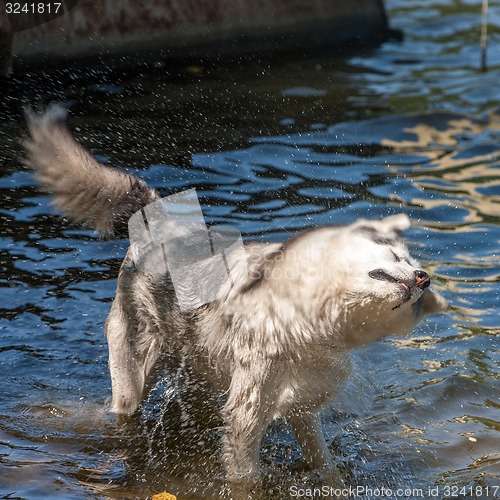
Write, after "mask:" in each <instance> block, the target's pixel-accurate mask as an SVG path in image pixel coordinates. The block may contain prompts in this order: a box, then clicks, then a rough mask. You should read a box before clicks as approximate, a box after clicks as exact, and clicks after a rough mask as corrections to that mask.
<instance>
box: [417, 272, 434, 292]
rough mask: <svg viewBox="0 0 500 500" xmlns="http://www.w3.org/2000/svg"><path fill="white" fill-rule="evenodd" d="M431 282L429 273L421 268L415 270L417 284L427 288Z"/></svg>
mask: <svg viewBox="0 0 500 500" xmlns="http://www.w3.org/2000/svg"><path fill="white" fill-rule="evenodd" d="M430 284H431V279H430V278H429V275H428V274H427V273H426V272H425V271H422V270H421V269H417V270H416V271H415V285H416V286H418V287H419V288H422V289H423V288H427V287H428V286H429V285H430Z"/></svg>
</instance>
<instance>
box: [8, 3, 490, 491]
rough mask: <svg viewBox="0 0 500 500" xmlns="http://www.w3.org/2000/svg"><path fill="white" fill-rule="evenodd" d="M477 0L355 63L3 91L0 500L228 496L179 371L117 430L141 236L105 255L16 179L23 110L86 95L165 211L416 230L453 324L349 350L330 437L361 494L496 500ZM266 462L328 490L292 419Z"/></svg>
mask: <svg viewBox="0 0 500 500" xmlns="http://www.w3.org/2000/svg"><path fill="white" fill-rule="evenodd" d="M477 3H478V2H472V1H464V2H452V1H451V0H449V1H448V0H428V1H425V2H422V1H419V2H410V1H408V0H397V1H396V0H394V1H391V2H390V3H389V12H390V16H391V19H392V24H393V26H394V27H397V28H401V29H403V30H404V31H405V33H406V38H405V40H404V41H403V42H396V41H393V42H387V43H386V44H384V45H383V46H381V47H380V48H378V49H376V50H373V51H368V52H366V53H364V54H362V55H356V56H345V57H343V58H342V57H339V56H333V55H331V54H330V55H328V54H321V55H309V56H307V57H304V58H296V59H287V60H281V61H271V60H267V61H262V62H259V61H253V62H252V61H246V62H245V63H241V64H239V65H238V64H235V65H230V66H227V67H225V68H217V67H208V66H207V67H204V66H200V67H191V66H186V67H180V68H179V67H177V68H168V67H158V68H149V67H145V68H143V69H137V70H134V71H127V72H125V71H120V72H119V71H112V70H109V71H100V72H95V73H90V74H86V75H78V74H74V73H71V74H67V73H65V72H62V74H60V75H57V76H54V75H50V74H49V75H40V74H39V75H31V74H26V75H24V76H22V77H20V78H19V79H17V80H14V81H11V82H7V83H5V84H4V87H3V89H2V96H3V97H2V99H1V101H0V115H1V122H0V166H1V168H2V176H1V177H0V193H1V197H0V227H1V233H0V235H1V236H0V238H1V240H0V252H1V253H0V256H1V257H0V263H1V266H2V275H1V280H0V286H1V287H2V295H1V297H2V302H1V303H0V373H1V374H2V390H1V391H0V403H1V404H0V495H2V497H0V498H28V499H37V498H65V499H66V498H67V499H69V498H146V497H147V496H148V495H151V494H152V493H154V492H159V491H163V490H164V489H167V490H168V491H171V492H173V493H175V494H177V495H178V497H179V498H187V499H195V498H219V496H220V495H219V493H220V491H221V490H222V489H223V487H224V484H223V474H222V470H221V467H220V464H219V461H218V458H217V453H218V446H219V444H218V433H217V430H216V426H217V425H219V422H218V421H217V420H216V419H215V417H214V418H211V419H210V420H209V422H210V425H208V428H207V425H206V423H207V418H208V417H207V416H205V415H204V416H203V418H201V419H198V420H201V421H198V420H196V418H195V416H193V417H192V418H190V419H189V420H186V419H185V410H186V407H189V406H190V405H192V404H195V403H192V402H191V401H190V400H189V395H188V394H186V393H185V392H184V391H183V384H182V381H180V380H179V379H178V377H176V376H170V377H171V378H169V379H165V380H162V381H160V382H159V383H158V386H157V387H156V388H155V389H154V390H153V392H152V394H151V396H150V397H149V399H148V401H147V402H146V403H145V405H144V409H143V411H142V412H141V414H140V415H138V416H137V418H136V419H135V420H134V421H128V422H125V423H124V422H119V421H116V420H115V419H114V418H113V417H111V416H109V415H108V414H107V413H106V398H108V397H109V396H110V380H109V376H108V372H107V350H106V345H105V342H104V338H103V334H102V325H103V323H104V320H105V318H106V315H107V313H108V310H109V307H110V302H111V300H112V298H113V295H114V288H115V284H116V281H115V278H116V273H117V269H118V266H119V263H120V259H121V257H122V256H123V254H124V251H125V249H126V246H127V242H126V241H118V242H116V241H115V242H108V241H100V240H99V239H98V238H96V237H95V235H94V234H93V233H92V232H90V231H88V230H85V229H81V228H77V227H74V226H70V225H69V224H68V223H66V222H65V221H63V220H61V219H59V218H58V217H57V215H55V214H54V212H53V211H52V209H51V208H50V206H49V199H48V198H47V197H46V196H45V195H42V194H40V193H39V192H38V191H37V189H36V186H35V184H34V182H33V180H32V179H31V177H30V176H29V174H28V173H27V172H26V171H25V170H23V169H22V167H21V165H20V161H19V156H20V154H21V150H20V146H19V142H18V140H19V138H20V137H22V135H23V134H24V133H25V131H24V125H23V123H22V118H21V106H22V105H23V104H24V103H26V102H30V103H35V104H36V103H42V104H43V103H46V102H48V101H50V100H52V99H59V100H61V99H62V100H65V101H72V102H73V108H72V110H73V114H72V118H71V119H70V125H71V127H72V128H73V129H74V130H75V134H76V135H77V137H78V138H79V139H80V140H81V141H82V142H83V143H84V144H85V145H87V146H88V147H91V148H93V151H94V153H95V154H96V155H98V157H99V159H100V160H101V161H107V162H109V163H111V164H114V165H121V166H124V167H126V168H129V169H130V170H131V171H134V172H135V173H137V175H140V176H141V177H143V178H144V179H146V180H147V181H148V182H149V183H150V185H152V186H155V187H157V188H158V189H159V190H160V191H161V192H162V194H165V195H166V194H169V193H171V192H174V191H178V190H180V189H185V188H187V187H196V188H197V189H198V191H199V194H200V196H201V200H202V204H203V209H204V213H205V215H206V218H207V219H208V220H209V221H210V222H212V223H220V222H224V223H230V224H232V225H235V226H237V227H238V228H239V229H240V231H241V232H242V233H243V234H244V235H245V236H246V237H248V238H258V239H264V240H279V239H282V238H284V237H287V236H288V235H291V234H294V233H295V232H296V231H297V230H299V229H302V228H306V227H310V226H316V225H321V224H328V223H332V222H334V223H343V222H349V221H352V220H354V219H355V218H357V217H375V218H376V217H380V216H384V215H388V214H391V213H396V212H406V213H408V214H409V215H410V216H411V217H412V219H413V221H414V227H413V228H412V229H411V230H410V231H409V232H408V235H407V236H408V240H409V244H410V246H411V248H412V251H413V254H414V255H415V256H416V257H417V258H419V259H420V260H421V261H422V262H424V264H425V268H426V269H428V270H430V271H431V273H432V274H433V276H434V283H435V286H436V287H437V288H439V289H440V290H442V293H443V294H444V295H445V296H446V297H447V298H448V299H449V300H450V301H451V304H452V307H451V310H450V312H449V314H447V315H443V316H434V317H429V318H428V319H427V321H425V322H424V323H422V324H421V325H420V326H419V327H418V328H417V329H416V331H415V332H414V334H413V335H412V336H411V337H408V338H405V339H394V338H388V339H386V340H384V341H382V342H380V343H377V344H374V345H372V346H369V347H368V348H365V349H363V350H362V351H358V352H356V353H355V354H354V358H355V361H356V364H355V366H356V368H355V372H354V376H353V377H352V379H351V380H350V381H349V383H348V385H347V387H346V390H345V391H344V393H343V394H342V396H341V397H340V398H339V400H338V401H337V402H336V403H335V404H334V405H333V406H332V408H331V409H330V410H328V411H327V412H325V415H324V426H325V432H326V434H327V436H328V440H329V442H330V443H331V448H332V450H333V451H334V453H335V456H336V457H337V460H338V464H339V467H340V469H341V471H342V474H343V475H344V477H345V478H346V481H347V482H348V483H349V484H352V485H360V486H367V487H372V488H376V487H379V488H381V487H387V488H392V489H393V490H394V491H396V489H397V488H407V489H408V491H406V493H405V496H400V497H399V498H419V495H420V491H421V492H422V493H423V497H424V498H431V497H434V498H436V496H432V495H431V491H430V490H429V488H435V487H438V486H439V487H440V490H439V496H438V497H437V498H446V497H447V493H449V494H450V495H448V497H451V494H452V493H453V491H448V492H447V491H446V490H445V487H446V486H448V487H468V488H470V487H473V488H476V487H478V488H479V487H482V488H483V490H482V492H483V493H484V494H483V498H486V496H485V495H486V492H487V491H488V495H489V497H490V498H493V493H494V488H495V487H497V486H500V452H499V450H500V418H499V411H500V378H499V373H500V347H499V341H498V334H499V333H500V318H499V314H498V305H499V289H500V286H499V277H500V257H499V246H500V160H499V158H500V140H499V139H500V114H499V113H498V112H497V111H496V110H497V107H498V105H499V102H500V100H499V98H500V86H499V85H498V81H500V50H499V49H500V40H499V38H500V8H499V7H498V6H495V5H491V6H490V38H489V44H490V46H489V63H490V70H489V71H488V72H487V73H484V74H483V73H480V72H479V71H478V69H477V68H478V66H479V53H478V36H479V23H480V15H479V11H480V7H479V6H478V5H476V4H477ZM491 3H493V2H491ZM179 402H180V403H179ZM262 461H263V467H264V470H265V472H266V480H265V487H266V492H267V493H266V494H267V495H268V497H269V498H273V499H274V498H291V497H292V491H293V490H292V489H291V488H293V487H294V486H298V485H301V486H308V485H313V484H317V481H316V482H315V479H314V477H312V476H311V474H308V472H307V469H306V468H305V467H304V465H303V463H302V462H301V460H300V451H299V449H298V446H297V444H296V443H295V441H294V439H293V437H292V436H291V433H290V431H289V429H288V428H287V427H286V426H284V425H282V424H276V425H275V426H274V427H273V429H272V430H271V432H270V433H269V435H268V437H267V438H266V440H265V443H264V446H263V452H262ZM487 487H489V488H490V490H487V489H486V488H487ZM412 488H413V489H414V490H413V491H410V490H411V489H412ZM416 488H421V490H417V489H416ZM433 491H435V490H433ZM470 491H471V490H467V491H466V492H465V493H466V494H465V495H463V496H462V497H461V498H470V497H471V496H473V495H470V494H469V493H470ZM473 491H474V494H475V493H477V492H481V490H475V489H474V490H473ZM462 493H464V492H462ZM476 496H479V495H476ZM497 496H500V491H498V493H497ZM359 498H363V495H360V496H359ZM366 498H369V497H368V496H366ZM420 498H422V496H420Z"/></svg>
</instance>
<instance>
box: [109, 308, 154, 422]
mask: <svg viewBox="0 0 500 500" xmlns="http://www.w3.org/2000/svg"><path fill="white" fill-rule="evenodd" d="M146 334H147V333H146ZM141 335H145V333H144V332H142V333H141ZM106 336H107V340H108V348H109V370H110V374H111V385H112V391H113V396H112V401H111V411H113V412H115V413H122V414H131V413H133V412H134V411H135V410H136V409H137V407H138V406H139V404H140V402H141V400H142V398H143V394H144V392H145V389H146V386H147V382H148V375H149V374H150V373H151V371H152V369H153V368H154V366H155V364H156V361H157V360H158V357H159V355H160V353H161V347H160V346H159V345H158V341H157V340H156V338H155V337H153V336H148V339H147V342H141V338H140V337H139V333H138V331H137V327H136V325H135V321H134V318H131V317H130V316H129V314H128V313H127V311H125V310H124V308H123V307H122V305H121V302H120V300H119V298H116V299H115V301H114V302H113V306H112V308H111V312H110V313H109V316H108V319H107V321H106Z"/></svg>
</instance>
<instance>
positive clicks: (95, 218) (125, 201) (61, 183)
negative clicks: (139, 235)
mask: <svg viewBox="0 0 500 500" xmlns="http://www.w3.org/2000/svg"><path fill="white" fill-rule="evenodd" d="M66 114H67V111H66V109H65V108H63V107H62V106H59V105H51V106H50V107H49V108H48V109H47V111H46V112H45V113H44V114H41V115H39V114H36V113H34V112H33V111H32V110H27V111H26V119H27V122H28V127H29V131H30V137H29V138H28V139H26V140H25V141H24V147H25V149H26V152H27V154H26V158H25V164H26V165H27V166H28V167H30V168H31V169H33V171H34V173H35V177H36V179H37V180H38V181H39V182H40V183H41V185H42V189H43V190H44V191H47V192H49V193H51V194H52V195H53V203H54V205H55V206H56V207H57V209H58V210H60V211H61V212H62V213H63V214H64V215H65V216H66V217H68V219H70V220H72V221H73V222H77V223H83V224H85V225H88V226H91V227H93V228H94V229H95V230H96V231H98V232H99V233H101V234H102V235H103V236H106V237H113V236H125V235H126V234H127V222H128V220H129V218H130V217H131V216H132V214H133V213H135V212H136V211H137V210H140V209H141V208H142V207H144V206H146V205H148V204H149V203H152V202H154V201H156V200H159V199H160V196H159V194H158V193H157V192H156V191H155V190H154V189H150V188H148V187H147V185H146V183H145V182H144V181H142V180H141V179H138V178H137V177H135V176H133V175H131V174H127V173H125V172H121V171H119V170H116V169H114V168H110V167H108V166H106V165H103V164H101V163H99V162H97V161H96V160H95V159H94V158H93V157H92V156H91V155H90V153H89V152H88V151H86V150H85V149H84V148H83V147H82V146H80V144H78V143H77V142H76V141H75V140H74V139H73V136H72V135H71V133H70V131H69V130H68V128H67V126H66V123H65V122H66Z"/></svg>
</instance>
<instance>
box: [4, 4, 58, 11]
mask: <svg viewBox="0 0 500 500" xmlns="http://www.w3.org/2000/svg"><path fill="white" fill-rule="evenodd" d="M61 8H62V2H45V3H43V2H33V3H20V2H14V3H11V2H6V3H5V12H6V13H7V14H58V13H59V11H60V9H61Z"/></svg>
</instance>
